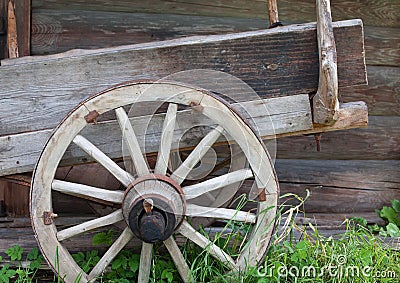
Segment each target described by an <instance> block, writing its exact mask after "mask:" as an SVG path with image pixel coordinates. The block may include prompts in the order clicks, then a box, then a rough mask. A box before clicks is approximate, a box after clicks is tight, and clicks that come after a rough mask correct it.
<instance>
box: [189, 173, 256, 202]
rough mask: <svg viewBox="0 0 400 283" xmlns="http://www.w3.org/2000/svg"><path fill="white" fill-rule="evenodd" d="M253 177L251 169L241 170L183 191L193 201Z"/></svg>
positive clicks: (191, 186)
mask: <svg viewBox="0 0 400 283" xmlns="http://www.w3.org/2000/svg"><path fill="white" fill-rule="evenodd" d="M251 177H253V172H252V171H251V169H241V170H237V171H234V172H231V173H227V174H225V175H222V176H218V177H215V178H212V179H209V180H207V181H204V182H201V183H198V184H194V185H190V186H186V187H183V188H182V189H183V191H184V192H185V196H186V199H192V198H196V197H198V196H200V195H202V194H205V193H208V192H211V191H214V190H217V189H219V188H223V187H225V186H228V185H232V184H234V183H237V182H240V181H243V180H245V179H248V178H251Z"/></svg>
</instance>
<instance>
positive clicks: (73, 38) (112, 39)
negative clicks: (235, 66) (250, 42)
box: [31, 7, 400, 67]
mask: <svg viewBox="0 0 400 283" xmlns="http://www.w3.org/2000/svg"><path fill="white" fill-rule="evenodd" d="M332 9H333V10H335V7H332ZM314 10H315V9H314ZM314 10H313V12H314ZM353 17H355V18H363V17H361V16H359V15H357V14H355V15H354V16H353ZM104 19H107V21H105V20H104ZM290 19H291V18H290V17H288V18H286V21H285V25H289V24H290V22H289V20H290ZM310 21H315V12H314V14H313V15H312V17H310V18H309V19H307V20H306V21H305V22H310ZM364 23H365V20H364ZM266 27H267V24H266V21H265V20H262V19H244V18H227V17H205V16H193V15H192V16H189V15H175V14H163V15H159V14H143V13H123V12H110V11H85V10H72V11H71V10H43V9H39V10H33V11H32V50H31V53H32V55H45V54H54V53H60V52H65V51H68V50H71V49H95V48H105V47H112V46H117V45H127V44H137V43H144V42H150V41H155V40H167V39H173V38H180V37H183V36H193V35H211V34H223V33H229V32H241V31H250V30H258V29H264V28H266ZM364 36H365V56H366V62H367V64H370V65H387V66H393V67H396V66H399V65H400V54H399V52H398V48H399V46H398V42H400V31H399V29H398V28H389V27H375V26H364Z"/></svg>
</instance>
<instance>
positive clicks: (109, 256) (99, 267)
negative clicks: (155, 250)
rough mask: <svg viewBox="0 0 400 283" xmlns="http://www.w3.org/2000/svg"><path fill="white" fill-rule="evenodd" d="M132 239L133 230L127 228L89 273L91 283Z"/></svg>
mask: <svg viewBox="0 0 400 283" xmlns="http://www.w3.org/2000/svg"><path fill="white" fill-rule="evenodd" d="M132 238H133V233H132V231H131V229H130V228H129V227H126V228H125V229H124V231H123V232H122V234H121V235H120V236H119V237H118V239H117V240H116V241H115V242H114V244H112V246H111V247H110V248H109V249H108V250H107V252H106V253H105V254H104V255H103V257H102V258H101V259H100V261H99V262H98V263H97V264H96V266H95V267H94V268H93V269H92V271H91V272H90V273H89V276H88V277H89V278H88V279H89V281H91V280H93V279H96V278H97V277H98V276H99V275H100V274H101V273H102V272H103V271H104V269H105V268H106V267H107V266H108V265H109V264H110V262H111V261H112V260H113V259H114V258H115V257H116V256H117V254H118V253H119V252H120V251H121V250H122V249H123V248H124V247H125V245H126V244H127V243H128V242H129V241H130V240H131V239H132Z"/></svg>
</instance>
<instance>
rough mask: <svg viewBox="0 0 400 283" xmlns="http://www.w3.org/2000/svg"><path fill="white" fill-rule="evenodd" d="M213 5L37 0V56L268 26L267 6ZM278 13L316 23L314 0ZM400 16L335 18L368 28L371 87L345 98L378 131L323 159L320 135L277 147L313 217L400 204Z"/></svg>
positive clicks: (181, 0)
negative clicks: (361, 108) (360, 106)
mask: <svg viewBox="0 0 400 283" xmlns="http://www.w3.org/2000/svg"><path fill="white" fill-rule="evenodd" d="M209 2H210V3H208V4H207V5H206V4H205V3H204V1H187V0H174V1H161V0H155V1H151V2H149V3H148V2H143V1H138V0H135V1H123V0H120V1H110V0H96V1H95V0H89V1H80V0H69V1H65V0H57V1H52V0H33V1H32V29H31V32H32V35H31V43H32V45H31V54H33V55H45V54H53V53H59V52H62V51H66V50H70V49H75V48H84V49H86V48H102V47H111V46H117V45H124V44H133V43H142V42H149V41H154V40H165V39H173V38H180V37H183V36H187V35H208V34H224V33H228V32H236V31H247V30H256V29H260V28H266V27H267V4H266V2H267V1H266V0H263V1H250V0H237V1H231V0H221V1H209ZM278 9H279V16H280V17H279V18H280V20H281V21H282V22H283V23H284V24H288V23H304V22H313V21H315V20H316V14H315V4H314V1H308V0H297V1H294V0H278ZM399 10H400V2H399V1H395V0H365V1H349V0H335V1H334V2H333V3H332V16H333V19H334V20H344V19H354V18H360V19H362V20H363V22H364V32H365V49H366V63H367V72H368V79H369V85H367V86H354V87H349V88H346V89H343V90H342V91H341V93H340V95H341V100H342V101H343V102H348V101H357V100H363V101H366V102H367V104H368V107H369V114H370V117H369V120H370V124H369V127H368V128H366V129H354V130H347V131H341V132H332V133H326V134H324V135H323V136H322V151H321V152H316V150H315V144H314V138H313V136H301V137H290V138H282V139H279V140H278V152H277V158H278V160H277V173H278V178H279V179H280V181H281V189H282V193H285V192H295V193H299V194H303V193H304V191H305V189H307V188H308V189H310V190H311V193H312V194H311V198H310V200H309V202H308V205H307V207H306V208H307V210H308V211H311V212H340V213H353V212H358V211H361V212H373V211H374V209H376V208H379V207H381V206H382V205H385V204H388V203H389V201H390V199H393V198H397V199H399V198H400V180H399V175H400V172H399V165H400V128H399V125H400V67H399V66H400V18H399V13H398V11H399ZM0 39H1V38H0ZM341 178H346V181H345V182H344V181H343V180H341ZM8 191H9V190H8ZM20 192H21V191H19V192H18V193H20ZM2 197H3V198H4V197H5V194H4V193H3V194H1V192H0V199H1V198H2ZM14 205H15V204H14ZM18 209H19V210H18ZM15 210H16V211H23V210H21V209H20V208H18V207H16V208H15Z"/></svg>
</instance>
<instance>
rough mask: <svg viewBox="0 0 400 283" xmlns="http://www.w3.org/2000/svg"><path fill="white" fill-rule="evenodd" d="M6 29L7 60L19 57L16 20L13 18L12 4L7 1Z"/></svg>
mask: <svg viewBox="0 0 400 283" xmlns="http://www.w3.org/2000/svg"><path fill="white" fill-rule="evenodd" d="M7 22H8V28H7V49H8V58H17V57H19V52H18V37H17V20H16V16H15V6H14V2H13V1H11V0H9V1H8V20H7Z"/></svg>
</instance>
